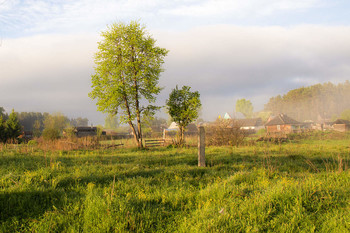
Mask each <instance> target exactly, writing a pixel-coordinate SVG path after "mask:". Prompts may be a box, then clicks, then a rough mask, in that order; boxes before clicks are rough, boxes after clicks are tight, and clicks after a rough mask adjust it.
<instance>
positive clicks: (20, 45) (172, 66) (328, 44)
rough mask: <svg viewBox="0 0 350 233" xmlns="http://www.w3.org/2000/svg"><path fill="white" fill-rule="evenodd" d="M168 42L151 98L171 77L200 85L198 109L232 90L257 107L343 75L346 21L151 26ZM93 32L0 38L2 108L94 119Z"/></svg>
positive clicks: (220, 106) (347, 56)
mask: <svg viewBox="0 0 350 233" xmlns="http://www.w3.org/2000/svg"><path fill="white" fill-rule="evenodd" d="M151 33H152V34H153V37H154V38H155V39H157V41H158V45H159V46H161V47H165V48H167V49H169V50H170V53H169V56H168V57H167V58H166V63H165V69H166V71H165V72H164V73H163V74H162V76H161V79H160V83H161V85H162V86H164V87H165V89H164V91H163V92H162V93H161V95H160V96H159V98H158V104H159V105H164V102H165V99H167V98H168V95H169V92H170V90H171V89H172V88H174V87H175V85H177V84H178V85H179V86H182V85H188V86H191V87H192V89H193V90H198V91H199V92H200V93H201V98H202V103H203V116H204V118H206V119H213V118H214V117H216V116H217V115H218V114H222V112H226V111H232V108H233V106H234V103H235V101H236V100H237V99H238V98H248V99H251V100H252V102H253V104H254V105H255V107H256V109H259V108H260V109H261V108H262V107H263V104H264V103H266V102H267V101H268V98H269V97H272V96H274V95H277V94H283V93H285V92H286V91H288V90H291V89H294V88H297V87H300V86H303V85H310V84H314V83H319V82H327V81H333V82H343V81H345V80H347V79H349V77H350V44H349V43H348V41H350V27H324V26H311V25H304V26H297V27H291V28H283V27H237V26H229V25H216V26H210V27H201V28H196V29H192V30H189V31H185V32H169V31H155V30H153V31H151ZM98 40H99V38H98V35H97V34H80V35H41V36H33V37H27V38H20V39H8V40H4V43H3V46H2V47H0V70H1V75H0V106H4V107H6V109H7V110H8V111H9V110H11V109H12V108H15V109H16V110H17V111H52V112H54V111H61V112H64V113H65V114H68V115H70V116H88V117H89V119H91V120H93V121H94V122H102V120H103V119H102V118H101V117H102V115H101V114H98V113H97V112H96V106H95V105H94V103H93V102H92V101H91V100H90V99H89V97H88V96H87V94H88V92H90V91H91V88H90V80H91V77H90V75H91V74H92V72H93V66H94V64H93V53H94V51H95V50H96V49H97V44H96V42H97V41H98ZM101 119H102V120H101Z"/></svg>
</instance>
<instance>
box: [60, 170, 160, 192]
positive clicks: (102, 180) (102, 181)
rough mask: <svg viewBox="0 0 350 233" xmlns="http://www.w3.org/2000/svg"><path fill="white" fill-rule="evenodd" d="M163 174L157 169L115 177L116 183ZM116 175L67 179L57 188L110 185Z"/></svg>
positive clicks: (121, 174) (124, 173) (126, 173)
mask: <svg viewBox="0 0 350 233" xmlns="http://www.w3.org/2000/svg"><path fill="white" fill-rule="evenodd" d="M162 172H163V169H155V170H137V171H128V172H123V173H120V174H117V175H115V179H116V181H118V180H125V179H133V178H138V177H142V178H148V177H155V176H157V175H159V174H161V173H162ZM113 179H114V175H104V176H98V175H94V174H91V175H90V176H85V177H80V178H78V179H73V178H66V179H63V180H61V181H60V182H59V183H58V184H57V188H69V187H75V186H77V185H87V184H88V183H94V184H97V185H108V184H110V183H112V182H113Z"/></svg>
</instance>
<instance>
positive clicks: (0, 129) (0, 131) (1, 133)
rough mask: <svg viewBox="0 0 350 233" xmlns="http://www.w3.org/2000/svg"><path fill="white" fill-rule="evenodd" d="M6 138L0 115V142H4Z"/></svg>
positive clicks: (4, 126) (3, 123)
mask: <svg viewBox="0 0 350 233" xmlns="http://www.w3.org/2000/svg"><path fill="white" fill-rule="evenodd" d="M6 140H7V136H6V124H5V121H4V120H3V117H2V115H0V142H6Z"/></svg>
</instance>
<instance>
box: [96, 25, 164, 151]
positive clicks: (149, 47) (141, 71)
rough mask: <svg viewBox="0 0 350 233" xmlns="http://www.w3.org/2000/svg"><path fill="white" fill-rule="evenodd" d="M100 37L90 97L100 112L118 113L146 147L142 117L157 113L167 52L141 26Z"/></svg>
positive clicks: (121, 28) (113, 27)
mask: <svg viewBox="0 0 350 233" xmlns="http://www.w3.org/2000/svg"><path fill="white" fill-rule="evenodd" d="M101 36H102V41H101V42H99V46H98V52H97V53H96V54H95V64H96V67H95V73H94V74H93V75H92V91H91V92H90V94H89V96H90V97H91V98H92V99H96V100H97V106H98V110H99V111H102V112H105V113H109V114H112V115H116V114H117V113H119V115H120V120H121V122H122V123H128V124H129V126H130V128H131V130H132V132H133V134H134V138H135V140H136V142H137V144H138V146H139V147H143V144H142V130H141V128H142V127H141V117H142V115H143V114H150V115H152V114H153V113H154V111H155V110H157V109H158V107H156V106H154V105H152V103H154V102H155V100H156V95H157V94H159V92H160V91H161V88H160V87H159V86H158V81H159V76H160V73H161V72H162V71H163V69H162V64H163V63H164V58H165V56H166V55H167V53H168V51H167V50H166V49H164V48H160V47H158V46H156V45H155V42H156V41H155V40H154V39H153V38H152V37H151V36H150V35H149V34H148V33H147V31H146V30H145V27H144V26H141V25H140V24H139V23H138V22H131V23H130V24H124V23H114V24H112V25H111V26H109V27H108V29H107V30H106V31H104V32H102V33H101ZM141 101H142V103H145V106H142V105H141ZM135 120H136V123H135Z"/></svg>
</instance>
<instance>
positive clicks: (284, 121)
mask: <svg viewBox="0 0 350 233" xmlns="http://www.w3.org/2000/svg"><path fill="white" fill-rule="evenodd" d="M300 124H302V123H300V122H299V121H296V120H294V119H293V118H290V117H289V116H287V115H286V114H278V116H275V117H274V118H272V119H271V120H270V121H268V122H267V123H266V124H265V126H272V125H300Z"/></svg>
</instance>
